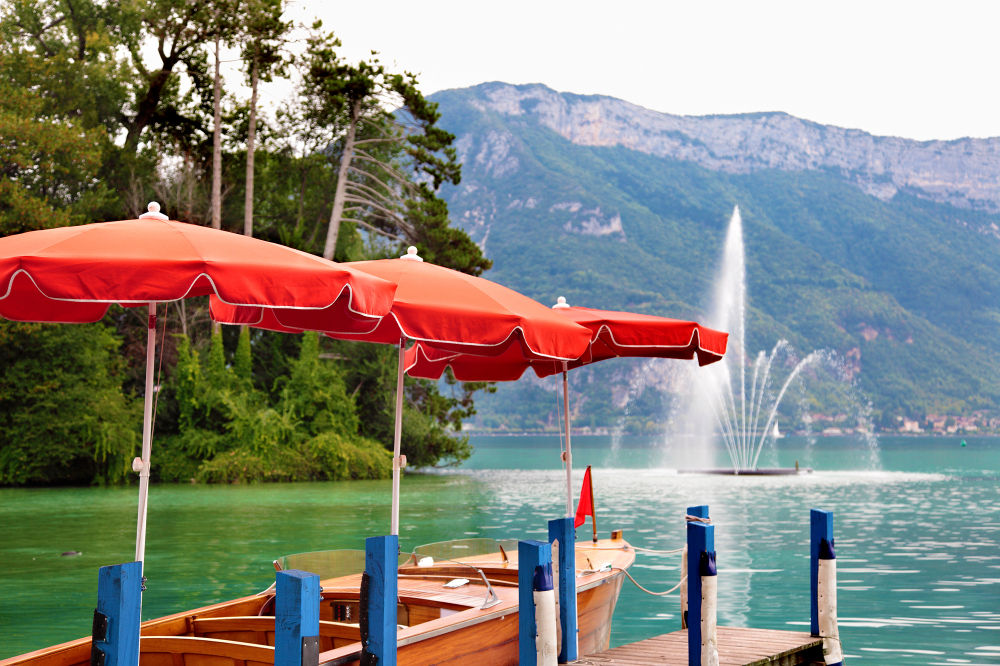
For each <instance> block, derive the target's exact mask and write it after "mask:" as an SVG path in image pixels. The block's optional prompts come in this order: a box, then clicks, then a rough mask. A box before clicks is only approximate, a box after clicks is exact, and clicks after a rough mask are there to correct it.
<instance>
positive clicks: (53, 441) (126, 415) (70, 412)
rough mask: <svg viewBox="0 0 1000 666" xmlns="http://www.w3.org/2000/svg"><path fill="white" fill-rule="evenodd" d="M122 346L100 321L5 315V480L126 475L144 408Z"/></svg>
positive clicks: (1, 360)
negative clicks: (134, 395)
mask: <svg viewBox="0 0 1000 666" xmlns="http://www.w3.org/2000/svg"><path fill="white" fill-rule="evenodd" d="M118 345H119V341H118V340H117V339H116V338H115V337H114V336H113V335H112V334H111V332H110V331H109V330H108V329H107V328H105V327H104V326H103V325H101V324H76V325H66V324H25V323H18V322H8V321H3V320H0V484H3V485H24V484H39V483H90V482H98V483H108V482H111V483H114V482H120V481H122V480H124V479H125V478H126V475H127V474H128V473H129V471H130V466H129V465H130V462H131V460H132V458H133V456H134V454H135V451H136V449H137V447H138V445H139V443H140V436H139V434H140V428H141V424H142V411H141V402H139V401H137V400H133V399H131V398H129V397H128V396H126V395H125V394H124V393H123V392H122V389H121V373H122V370H123V363H122V360H121V357H120V356H118V353H117V352H118Z"/></svg>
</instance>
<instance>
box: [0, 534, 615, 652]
mask: <svg viewBox="0 0 1000 666" xmlns="http://www.w3.org/2000/svg"><path fill="white" fill-rule="evenodd" d="M615 536H616V537H617V538H613V539H607V540H601V541H599V542H597V543H596V544H592V543H590V542H581V543H578V544H577V546H576V572H575V575H576V584H577V614H578V622H579V634H578V640H579V654H580V655H585V654H590V653H592V652H598V651H601V650H606V649H607V648H608V647H609V641H610V637H611V617H612V614H613V613H614V610H615V604H616V603H617V601H618V594H619V592H620V591H621V587H622V582H623V580H624V571H625V570H626V569H628V568H629V567H630V566H631V565H632V564H633V562H634V561H635V551H634V550H633V549H632V548H631V546H629V544H628V543H627V542H626V541H625V540H624V539H622V538H621V536H620V532H617V533H615ZM427 558H433V564H431V563H430V561H429V560H428V559H427ZM553 559H555V558H553ZM275 566H276V567H279V568H283V569H292V568H294V569H302V570H305V571H311V572H314V573H317V574H319V575H320V577H321V578H322V582H321V586H322V599H321V601H320V656H319V663H320V664H321V665H325V666H339V665H340V664H350V663H354V662H358V661H359V660H360V656H361V643H360V640H361V638H360V626H359V624H358V618H359V612H360V611H359V609H360V604H359V596H360V594H359V590H360V585H361V571H363V569H364V552H363V551H321V552H317V553H302V554H299V555H291V556H287V557H284V558H281V559H280V560H278V561H277V562H276V563H275ZM480 572H481V573H480ZM557 575H558V574H557ZM456 579H468V581H469V582H468V583H466V584H463V585H461V586H460V587H457V588H446V587H445V586H444V585H445V583H448V582H450V581H454V580H456ZM273 612H274V592H273V589H268V590H265V591H264V592H261V593H259V594H255V595H252V596H248V597H243V598H241V599H234V600H232V601H227V602H223V603H219V604H214V605H211V606H205V607H204V608H198V609H195V610H191V611H187V612H183V613H177V614H175V615H169V616H167V617H162V618H159V619H155V620H149V621H147V622H143V623H142V628H141V639H140V661H139V663H140V666H271V665H272V664H274V647H273V645H274V615H273ZM398 624H399V633H398V662H399V664H401V665H405V666H423V665H427V666H430V665H431V664H470V663H475V664H496V665H498V666H502V665H506V664H510V665H515V664H517V663H518V588H517V542H516V541H514V540H503V541H495V540H493V539H462V540H458V541H447V542H442V543H438V544H429V545H427V546H422V547H420V548H416V549H414V554H413V555H401V556H400V566H399V606H398ZM90 646H91V641H90V638H89V637H88V638H81V639H78V640H75V641H70V642H68V643H63V644H61V645H56V646H53V647H49V648H45V649H42V650H37V651H35V652H29V653H28V654H24V655H21V656H18V657H12V658H10V659H5V660H3V661H0V666H15V665H16V666H89V664H90Z"/></svg>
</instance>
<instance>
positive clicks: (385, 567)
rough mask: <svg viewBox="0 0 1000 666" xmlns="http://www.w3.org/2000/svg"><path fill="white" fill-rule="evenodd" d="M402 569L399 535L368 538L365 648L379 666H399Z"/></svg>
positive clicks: (366, 547) (366, 548) (366, 541)
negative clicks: (397, 630) (399, 572)
mask: <svg viewBox="0 0 1000 666" xmlns="http://www.w3.org/2000/svg"><path fill="white" fill-rule="evenodd" d="M398 568H399V537H398V536H397V535H395V534H393V535H391V536H380V537H368V538H367V539H365V573H366V574H368V645H367V646H366V648H365V649H366V650H367V652H369V653H370V654H373V655H375V657H377V658H378V662H377V663H378V666H396V621H397V614H398V612H399V611H398V607H397V602H398V598H399V578H398V575H397V569H398ZM362 661H363V660H362ZM275 666H277V664H275Z"/></svg>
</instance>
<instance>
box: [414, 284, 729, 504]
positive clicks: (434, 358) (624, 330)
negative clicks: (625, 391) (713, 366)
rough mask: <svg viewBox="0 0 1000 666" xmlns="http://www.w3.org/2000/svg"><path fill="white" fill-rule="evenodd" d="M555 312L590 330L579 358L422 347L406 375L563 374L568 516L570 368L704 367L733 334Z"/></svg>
mask: <svg viewBox="0 0 1000 666" xmlns="http://www.w3.org/2000/svg"><path fill="white" fill-rule="evenodd" d="M553 309H554V310H556V311H557V312H559V313H560V314H561V315H563V316H565V317H566V318H568V319H570V320H572V321H574V322H576V323H578V324H580V325H581V326H584V327H586V328H587V329H588V330H589V331H590V344H589V345H588V347H587V349H586V351H585V352H584V353H583V354H581V355H580V356H578V357H577V358H575V359H572V360H568V361H553V360H549V359H543V360H535V359H531V358H526V357H525V356H524V355H522V354H520V353H518V350H517V349H516V348H513V347H512V348H510V349H507V350H505V352H504V353H503V354H501V355H499V356H496V357H492V358H488V357H484V356H474V355H472V354H461V353H454V352H448V351H443V350H440V349H434V348H431V347H428V346H425V345H424V344H422V343H418V344H416V345H414V346H413V347H412V348H411V349H409V350H408V351H407V353H406V372H407V373H409V374H410V376H411V377H422V378H425V379H440V378H441V375H442V373H444V370H445V368H448V367H450V368H451V369H452V372H453V373H454V375H455V378H456V379H458V380H461V381H466V382H469V381H501V382H502V381H514V380H517V379H520V378H521V375H523V374H524V371H525V370H527V369H528V368H529V367H530V368H532V369H533V370H534V371H535V374H536V375H538V376H539V377H548V376H549V375H554V374H556V373H557V372H562V373H563V404H564V407H565V419H566V515H567V516H572V515H573V491H572V487H571V474H572V457H571V449H570V423H569V395H568V388H569V379H568V370H569V369H570V368H577V367H580V366H581V365H588V364H590V363H596V362H597V361H603V360H604V359H608V358H615V357H622V356H625V357H647V358H676V359H688V360H690V359H693V358H697V359H698V364H699V365H708V364H709V363H715V362H716V361H720V360H722V357H723V355H725V353H726V344H727V342H728V340H729V334H728V333H722V332H720V331H715V330H712V329H710V328H706V327H705V326H702V325H701V324H698V323H696V322H693V321H679V320H676V319H667V318H666V317H653V316H650V315H641V314H633V313H631V312H613V311H608V310H593V309H591V308H580V307H570V306H569V305H567V304H566V299H565V298H563V297H562V296H560V297H559V301H558V303H556V305H554V306H553Z"/></svg>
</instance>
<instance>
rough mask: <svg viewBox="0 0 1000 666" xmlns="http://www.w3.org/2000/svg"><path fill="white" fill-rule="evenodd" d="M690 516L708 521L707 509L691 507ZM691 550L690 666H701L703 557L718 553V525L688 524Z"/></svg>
mask: <svg viewBox="0 0 1000 666" xmlns="http://www.w3.org/2000/svg"><path fill="white" fill-rule="evenodd" d="M688 515H690V516H697V517H698V518H708V507H707V506H694V507H689V508H688ZM687 547H688V574H687V576H688V623H687V625H688V627H687V629H688V665H689V666H701V642H702V636H701V606H702V603H701V601H702V599H701V572H700V567H699V564H700V562H701V554H702V553H705V552H708V553H714V552H715V526H714V525H707V524H705V523H699V522H689V523H688V524H687Z"/></svg>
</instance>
